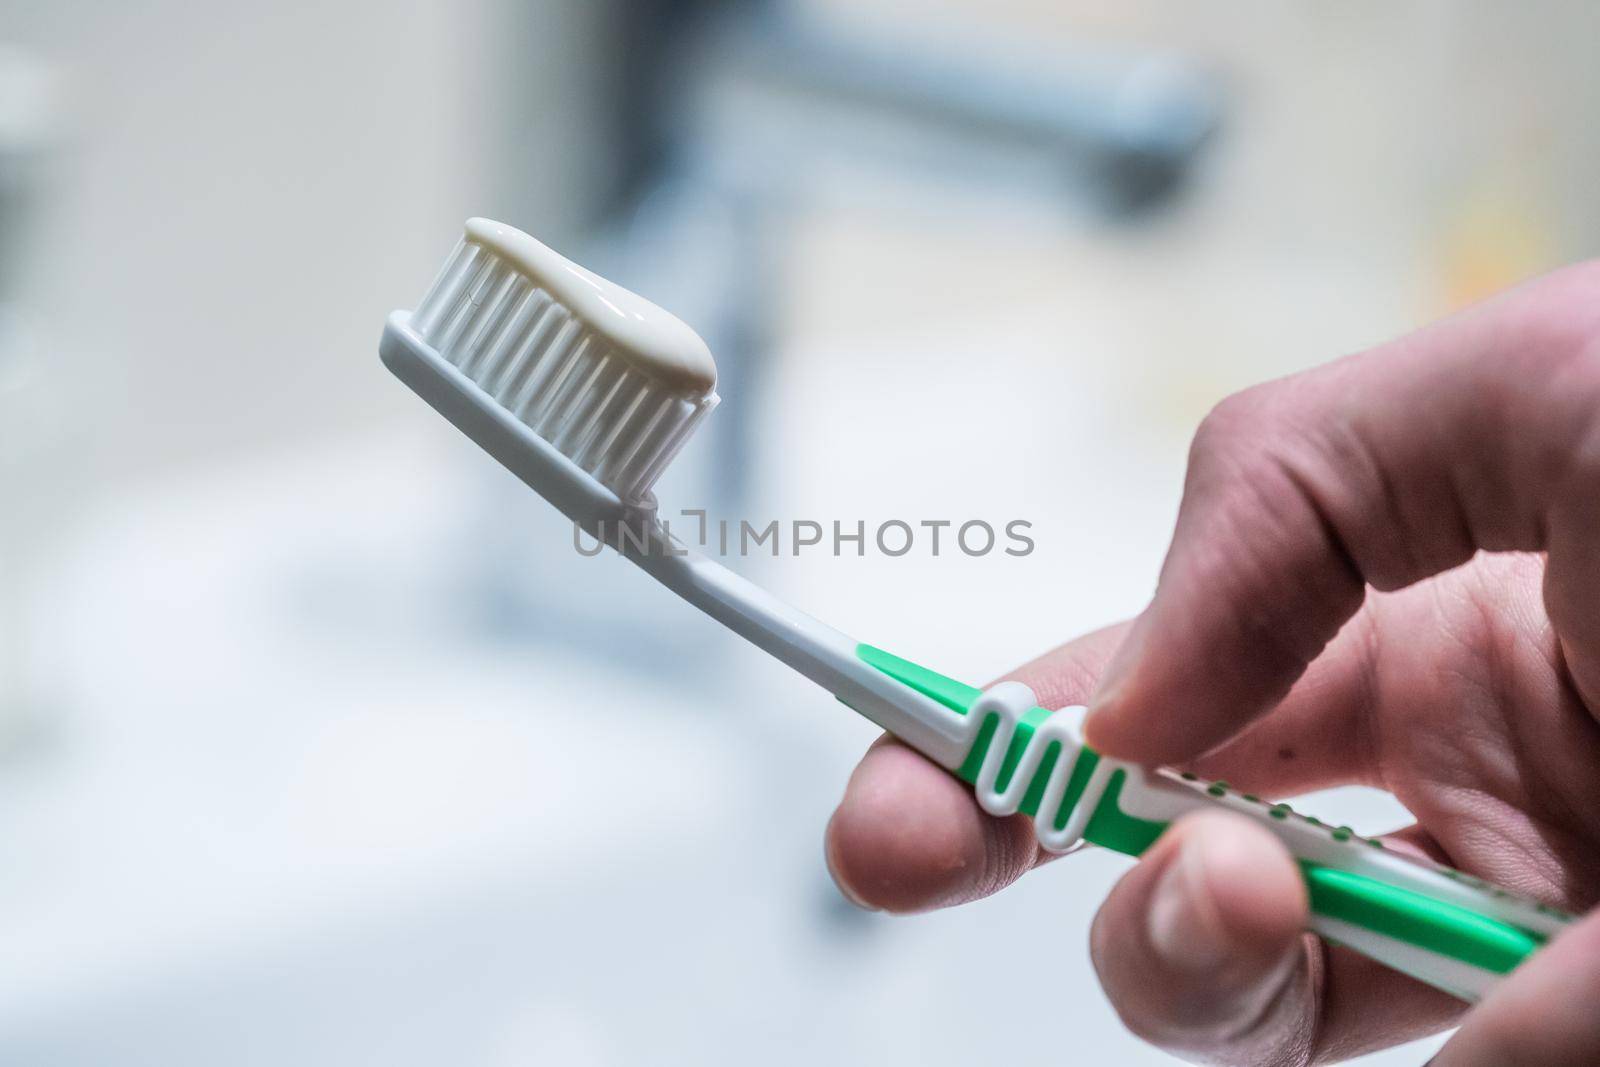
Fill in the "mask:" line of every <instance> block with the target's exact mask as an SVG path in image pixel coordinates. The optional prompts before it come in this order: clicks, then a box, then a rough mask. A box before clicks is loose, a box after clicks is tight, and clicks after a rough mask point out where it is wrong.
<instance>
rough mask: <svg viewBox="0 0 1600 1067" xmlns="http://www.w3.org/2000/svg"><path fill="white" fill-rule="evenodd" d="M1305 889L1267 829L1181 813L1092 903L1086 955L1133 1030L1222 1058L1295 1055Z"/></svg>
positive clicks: (1304, 996) (1301, 1047)
mask: <svg viewBox="0 0 1600 1067" xmlns="http://www.w3.org/2000/svg"><path fill="white" fill-rule="evenodd" d="M1306 908H1307V904H1306V892H1305V885H1304V883H1303V882H1302V881H1301V879H1300V875H1299V872H1298V871H1297V870H1296V868H1295V865H1294V861H1293V859H1292V858H1291V857H1290V855H1289V853H1288V852H1287V851H1286V850H1285V849H1284V847H1283V845H1282V844H1280V843H1279V842H1278V840H1277V839H1276V838H1275V837H1273V836H1272V834H1271V833H1269V832H1268V831H1267V830H1265V829H1263V828H1262V827H1260V826H1257V825H1255V824H1254V823H1253V822H1250V821H1249V820H1247V819H1243V818H1240V817H1239V816H1237V815H1231V814H1227V813H1224V812H1201V813H1196V814H1194V815H1190V816H1187V817H1185V818H1183V819H1181V820H1179V821H1178V822H1177V823H1175V824H1174V825H1173V826H1172V828H1171V829H1169V830H1168V831H1167V833H1166V834H1164V835H1163V836H1162V838H1161V840H1160V841H1158V842H1157V843H1156V845H1155V846H1154V847H1153V848H1151V850H1150V851H1149V852H1148V853H1146V855H1145V857H1144V858H1143V859H1142V860H1141V861H1140V863H1139V865H1138V866H1137V867H1135V868H1134V870H1133V871H1132V872H1131V873H1130V874H1128V875H1127V876H1126V877H1125V878H1123V880H1122V881H1121V882H1119V883H1118V884H1117V887H1116V888H1115V889H1114V890H1113V891H1112V893H1111V895H1110V896H1109V897H1108V898H1107V899H1106V902H1105V904H1104V905H1103V906H1102V907H1101V909H1100V913H1099V915H1098V916H1097V917H1096V918H1095V924H1094V931H1093V934H1092V936H1091V944H1090V951H1091V954H1092V956H1093V958H1094V965H1095V970H1096V971H1097V972H1098V973H1099V976H1100V981H1101V984H1102V985H1103V986H1104V987H1105V990H1106V995H1107V996H1108V997H1109V998H1110V999H1111V1003H1112V1005H1113V1006H1114V1007H1115V1008H1116V1010H1117V1014H1118V1015H1120V1016H1121V1017H1122V1020H1123V1022H1124V1023H1126V1024H1127V1026H1128V1028H1129V1029H1130V1030H1132V1031H1133V1032H1134V1033H1135V1034H1137V1035H1138V1036H1140V1037H1142V1038H1144V1039H1145V1040H1146V1041H1149V1042H1151V1043H1152V1044H1155V1045H1158V1046H1160V1047H1162V1048H1164V1049H1167V1050H1168V1051H1170V1052H1174V1053H1177V1054H1179V1055H1182V1056H1185V1057H1189V1058H1193V1059H1198V1060H1202V1061H1207V1062H1210V1061H1215V1062H1225V1063H1264V1062H1271V1063H1281V1062H1299V1061H1300V1060H1301V1059H1302V1058H1303V1057H1304V1055H1305V1053H1306V1052H1307V1050H1308V1049H1309V1048H1310V1046H1311V1042H1312V1039H1313V1036H1314V1035H1313V1033H1312V1027H1311V1021H1312V1019H1313V1018H1314V1013H1313V1012H1312V1011H1311V1010H1310V1008H1311V1004H1312V981H1311V967H1310V961H1309V960H1308V958H1307V944H1308V939H1307V938H1305V937H1304V936H1303V935H1302V933H1301V931H1302V929H1303V928H1304V926H1305V923H1306Z"/></svg>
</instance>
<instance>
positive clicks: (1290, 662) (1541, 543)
mask: <svg viewBox="0 0 1600 1067" xmlns="http://www.w3.org/2000/svg"><path fill="white" fill-rule="evenodd" d="M1597 530H1600V262H1596V263H1589V264H1582V265H1580V266H1577V267H1572V268H1568V269H1567V270H1564V271H1560V272H1557V273H1555V274H1552V275H1549V276H1547V277H1545V278H1542V279H1539V280H1538V281H1535V282H1533V283H1530V284H1528V285H1525V286H1523V287H1521V288H1519V289H1516V290H1512V291H1511V292H1509V293H1505V294H1502V295H1501V296H1499V297H1497V298H1495V299H1494V300H1491V301H1489V302H1487V303H1485V304H1482V305H1479V306H1477V307H1474V308H1470V309H1468V310H1467V311H1465V312H1462V313H1461V314H1459V315H1456V316H1454V317H1452V318H1450V319H1446V320H1444V321H1443V322H1441V323H1438V324H1436V325H1435V326H1433V327H1430V328H1429V329H1426V330H1424V331H1422V332H1420V333H1417V334H1414V335H1412V336H1410V337H1408V338H1404V339H1402V340H1400V341H1398V342H1394V343H1392V344H1389V345H1386V346H1383V347H1381V348H1378V349H1374V350H1373V351H1370V352H1366V353H1362V354H1360V355H1356V356H1352V357H1349V358H1346V359H1343V360H1339V361H1337V362H1335V363H1331V364H1328V365H1327V366H1324V367H1320V368H1317V369H1315V370H1312V371H1309V372H1307V373H1305V374H1301V375H1296V376H1294V377H1291V378H1286V379H1283V380H1281V381H1278V382H1271V383H1268V384H1266V385H1264V386H1258V387H1256V388H1255V389H1251V390H1247V391H1246V392H1244V393H1241V394H1238V395H1237V396H1234V397H1230V398H1229V399H1228V400H1225V401H1223V403H1222V404H1220V405H1219V406H1218V407H1217V408H1216V409H1215V410H1214V411H1213V412H1212V413H1211V415H1209V416H1208V417H1207V418H1206V420H1205V421H1204V422H1203V423H1202V424H1201V427H1200V430H1199V432H1198V433H1197V434H1196V436H1195V441H1194V445H1193V448H1192V450H1191V453H1190V459H1189V472H1188V477H1187V480H1186V483H1185V487H1184V496H1183V502H1182V504H1181V506H1180V509H1179V514H1178V523H1177V528H1176V531H1175V532H1174V534H1173V540H1172V546H1171V548H1170V549H1169V551H1168V554H1167V559H1166V562H1165V563H1164V564H1163V566H1162V569H1161V577H1160V581H1159V583H1158V586H1157V589H1156V594H1155V597H1154V599H1153V600H1152V602H1151V604H1150V606H1149V607H1148V608H1147V609H1146V610H1145V612H1144V614H1143V615H1141V616H1140V618H1139V620H1138V622H1137V623H1136V624H1135V626H1134V628H1133V629H1132V631H1130V633H1129V636H1128V638H1127V640H1126V641H1125V642H1124V644H1123V647H1122V648H1121V649H1119V650H1118V653H1117V655H1116V657H1115V658H1114V659H1113V661H1112V662H1111V664H1110V665H1109V666H1108V668H1107V670H1106V673H1105V675H1104V676H1103V677H1102V679H1101V684H1100V688H1099V689H1098V690H1097V691H1096V693H1095V695H1094V697H1093V699H1092V700H1091V702H1090V714H1089V718H1088V721H1087V723H1086V725H1085V731H1086V734H1087V737H1088V740H1089V743H1090V744H1092V745H1093V746H1095V747H1096V748H1098V749H1100V750H1102V751H1105V752H1107V753H1109V754H1111V755H1114V756H1117V757H1120V758H1123V759H1128V760H1135V761H1139V762H1144V763H1180V762H1183V761H1186V760H1189V759H1192V758H1194V757H1196V756H1199V755H1200V754H1202V753H1204V752H1206V751H1208V750H1210V749H1212V748H1214V747H1215V746H1216V745H1218V744H1219V743H1221V742H1222V741H1224V740H1226V739H1227V738H1228V737H1229V736H1231V735H1232V734H1234V733H1236V732H1238V731H1239V730H1240V729H1241V728H1242V727H1243V726H1245V725H1246V724H1247V723H1249V722H1250V721H1251V720H1252V719H1254V718H1256V717H1257V716H1259V715H1261V714H1263V713H1264V712H1265V711H1266V710H1267V709H1268V708H1270V707H1271V706H1272V705H1273V704H1275V703H1276V702H1277V701H1278V700H1280V699H1281V698H1282V697H1283V695H1284V694H1285V693H1287V692H1288V691H1289V689H1290V687H1291V686H1292V685H1293V684H1294V682H1295V680H1296V679H1297V678H1299V677H1300V675H1301V674H1302V672H1304V671H1305V669H1306V667H1307V665H1308V664H1309V663H1310V662H1311V661H1312V660H1313V659H1315V658H1316V657H1317V656H1318V655H1319V654H1320V653H1321V652H1322V649H1323V648H1324V646H1325V645H1326V644H1327V643H1328V642H1329V641H1330V640H1331V639H1332V638H1333V636H1334V635H1335V634H1336V633H1337V632H1338V631H1339V629H1340V627H1341V626H1343V625H1344V623H1345V622H1347V621H1348V620H1349V619H1350V618H1351V616H1353V615H1354V614H1355V613H1356V611H1357V609H1358V608H1359V607H1360V606H1361V603H1362V601H1363V599H1364V597H1365V591H1366V588H1367V587H1368V586H1369V585H1370V586H1372V587H1374V588H1377V589H1384V590H1388V589H1397V588H1400V587H1402V586H1405V585H1409V584H1411V583H1413V582H1416V581H1418V580H1420V579H1422V578H1425V577H1428V576H1430V575H1433V574H1437V573H1439V572H1441V571H1444V570H1447V569H1449V568H1451V567H1454V566H1456V565H1458V564H1460V563H1464V562H1466V561H1467V560H1468V559H1470V558H1471V556H1472V555H1473V553H1474V552H1476V551H1477V550H1479V549H1488V550H1509V549H1523V550H1533V551H1539V550H1544V551H1547V552H1548V570H1547V580H1546V586H1545V606H1546V609H1547V611H1548V613H1549V615H1550V619H1551V622H1552V623H1553V624H1554V625H1555V628H1556V631H1557V632H1558V634H1559V635H1560V637H1561V641H1562V648H1563V651H1564V653H1565V656H1566V661H1567V666H1568V668H1569V670H1570V673H1571V675H1572V678H1573V681H1574V684H1575V685H1576V686H1577V688H1578V691H1579V693H1580V695H1582V696H1583V697H1584V698H1585V700H1586V702H1587V703H1588V705H1589V707H1590V708H1592V709H1593V708H1600V538H1596V537H1595V536H1594V535H1595V532H1596V531H1597Z"/></svg>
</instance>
